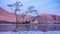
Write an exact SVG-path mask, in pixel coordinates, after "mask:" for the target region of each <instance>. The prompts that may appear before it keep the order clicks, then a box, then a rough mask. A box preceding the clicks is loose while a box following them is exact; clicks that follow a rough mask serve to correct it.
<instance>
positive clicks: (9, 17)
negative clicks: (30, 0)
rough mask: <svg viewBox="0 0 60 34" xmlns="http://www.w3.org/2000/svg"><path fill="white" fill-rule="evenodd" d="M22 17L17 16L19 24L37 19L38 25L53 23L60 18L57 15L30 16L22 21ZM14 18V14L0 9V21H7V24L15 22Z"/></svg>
mask: <svg viewBox="0 0 60 34" xmlns="http://www.w3.org/2000/svg"><path fill="white" fill-rule="evenodd" d="M23 16H24V15H22V14H20V15H18V17H19V19H20V20H19V22H24V21H31V20H33V19H35V18H36V19H37V20H38V21H39V22H40V23H45V22H49V23H54V22H55V21H56V22H59V21H60V16H57V15H52V14H40V15H37V16H35V17H34V16H31V15H26V16H25V17H24V19H23V18H22V17H23ZM15 19H16V16H15V14H14V13H9V12H8V11H6V10H5V9H3V8H1V7H0V21H8V22H16V20H15Z"/></svg>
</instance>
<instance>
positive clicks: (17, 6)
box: [8, 2, 22, 31]
mask: <svg viewBox="0 0 60 34" xmlns="http://www.w3.org/2000/svg"><path fill="white" fill-rule="evenodd" d="M21 6H22V4H21V3H20V2H16V3H14V4H9V5H8V7H10V8H11V9H13V10H14V12H15V16H16V28H15V29H14V31H16V30H17V28H18V26H19V25H18V24H19V20H20V19H19V17H18V15H17V12H18V11H20V7H21Z"/></svg>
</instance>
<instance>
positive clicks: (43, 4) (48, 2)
mask: <svg viewBox="0 0 60 34" xmlns="http://www.w3.org/2000/svg"><path fill="white" fill-rule="evenodd" d="M16 1H20V2H21V3H22V4H23V6H22V7H20V8H21V12H17V13H18V14H21V13H23V12H25V11H27V8H28V7H29V6H35V9H36V10H37V11H38V13H40V14H42V13H48V14H54V15H59V16H60V0H0V7H2V8H4V9H5V10H7V11H9V12H12V13H13V12H14V11H13V10H11V9H10V8H9V7H8V6H7V4H13V3H14V2H16Z"/></svg>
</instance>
